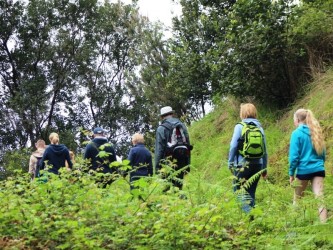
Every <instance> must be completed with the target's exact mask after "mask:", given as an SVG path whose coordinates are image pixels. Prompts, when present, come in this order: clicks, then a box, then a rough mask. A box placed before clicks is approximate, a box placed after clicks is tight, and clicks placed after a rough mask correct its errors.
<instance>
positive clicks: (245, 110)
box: [239, 103, 257, 120]
mask: <svg viewBox="0 0 333 250" xmlns="http://www.w3.org/2000/svg"><path fill="white" fill-rule="evenodd" d="M239 116H240V118H241V119H242V120H243V119H246V118H255V119H256V118H257V109H256V107H255V106H254V105H253V104H252V103H242V104H241V106H240V114H239Z"/></svg>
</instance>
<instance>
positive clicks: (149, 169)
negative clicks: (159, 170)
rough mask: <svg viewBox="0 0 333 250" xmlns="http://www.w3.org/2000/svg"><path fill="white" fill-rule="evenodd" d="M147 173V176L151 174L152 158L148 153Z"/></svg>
mask: <svg viewBox="0 0 333 250" xmlns="http://www.w3.org/2000/svg"><path fill="white" fill-rule="evenodd" d="M148 175H149V176H152V175H153V159H152V157H151V155H149V165H148Z"/></svg>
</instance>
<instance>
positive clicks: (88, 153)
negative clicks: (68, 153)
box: [83, 143, 91, 159]
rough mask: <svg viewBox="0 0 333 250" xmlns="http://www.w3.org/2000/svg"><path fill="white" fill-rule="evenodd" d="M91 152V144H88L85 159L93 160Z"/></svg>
mask: <svg viewBox="0 0 333 250" xmlns="http://www.w3.org/2000/svg"><path fill="white" fill-rule="evenodd" d="M90 151H91V144H90V143H88V144H87V146H86V148H85V150H84V154H83V159H91V155H90Z"/></svg>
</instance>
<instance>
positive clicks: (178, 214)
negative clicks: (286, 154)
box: [0, 169, 333, 249]
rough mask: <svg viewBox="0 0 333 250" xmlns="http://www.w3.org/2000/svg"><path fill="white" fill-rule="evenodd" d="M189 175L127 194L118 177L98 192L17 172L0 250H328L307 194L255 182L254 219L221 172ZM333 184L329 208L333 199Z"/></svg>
mask: <svg viewBox="0 0 333 250" xmlns="http://www.w3.org/2000/svg"><path fill="white" fill-rule="evenodd" d="M192 170H193V171H192V173H191V174H190V175H189V176H188V177H187V179H186V185H185V187H184V190H183V191H177V190H170V191H168V192H167V193H163V189H164V188H165V184H166V180H164V179H162V178H159V177H158V176H156V177H152V178H150V179H147V180H141V181H139V182H138V183H137V185H138V186H139V189H138V190H136V191H135V192H134V194H133V195H131V194H130V192H129V185H128V182H127V179H126V178H123V177H118V178H117V179H116V180H115V181H114V182H113V183H112V184H111V185H110V186H108V187H107V188H105V189H102V188H99V187H98V186H97V185H96V184H95V182H94V177H93V176H90V175H87V174H86V173H81V172H80V171H79V170H75V171H72V172H68V171H64V172H63V173H62V174H61V176H49V178H48V181H47V182H43V181H33V182H30V180H29V179H28V177H27V176H25V175H22V174H19V175H18V176H17V177H16V178H11V179H9V180H7V181H6V182H2V183H1V186H0V188H1V189H0V199H1V204H0V229H1V230H0V232H1V233H0V248H1V249H267V247H269V249H274V248H276V249H280V247H281V246H288V247H291V248H292V249H314V248H321V249H330V248H332V247H333V238H332V234H331V232H332V229H333V227H332V225H331V223H330V222H328V223H326V224H321V223H319V221H318V218H317V217H318V216H317V212H316V210H317V208H316V207H317V204H316V201H315V200H314V199H312V198H311V197H312V196H311V195H310V194H308V195H306V197H305V198H304V199H303V200H302V201H301V202H300V203H299V204H298V205H297V206H293V205H292V204H291V199H292V188H291V187H288V186H286V187H280V186H277V185H274V184H272V183H270V182H269V181H266V182H265V181H261V183H260V186H259V187H258V194H257V196H258V197H257V204H258V205H257V207H256V208H255V209H254V210H252V212H251V216H253V218H254V219H253V220H252V219H251V217H250V216H249V215H246V214H244V213H242V212H241V210H240V207H239V204H238V203H237V202H236V200H235V197H234V194H233V193H232V192H231V190H230V189H231V188H230V186H231V185H230V183H231V181H232V179H231V177H230V175H229V174H228V172H226V170H224V169H217V170H216V171H215V175H214V178H212V177H211V178H210V179H211V181H206V180H205V174H203V173H204V172H205V171H195V169H192ZM329 180H330V181H331V179H329ZM332 184H333V183H329V185H328V186H329V188H328V189H327V193H328V194H329V195H327V196H326V202H327V204H332V201H333V195H330V194H332V193H333V192H332V190H331V189H332V188H331V187H332V186H333V185H332ZM185 196H186V199H185V198H184V197H185ZM140 197H141V198H140ZM329 208H330V207H329ZM330 215H331V212H330ZM309 239H311V240H309Z"/></svg>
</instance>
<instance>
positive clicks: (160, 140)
mask: <svg viewBox="0 0 333 250" xmlns="http://www.w3.org/2000/svg"><path fill="white" fill-rule="evenodd" d="M165 145H166V141H165V136H164V129H163V127H162V126H159V127H158V128H157V130H156V141H155V171H156V172H157V171H158V170H160V168H161V166H160V161H161V159H162V158H163V156H164V150H165V149H164V147H165Z"/></svg>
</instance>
